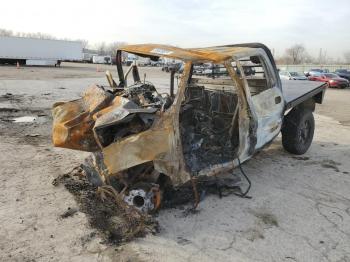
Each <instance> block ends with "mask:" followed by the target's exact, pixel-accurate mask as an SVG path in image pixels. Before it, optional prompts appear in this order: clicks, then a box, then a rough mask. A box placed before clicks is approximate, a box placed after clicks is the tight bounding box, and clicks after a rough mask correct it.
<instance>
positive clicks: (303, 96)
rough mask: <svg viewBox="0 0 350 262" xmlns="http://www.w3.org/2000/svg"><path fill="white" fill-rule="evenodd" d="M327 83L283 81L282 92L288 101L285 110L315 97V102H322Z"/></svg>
mask: <svg viewBox="0 0 350 262" xmlns="http://www.w3.org/2000/svg"><path fill="white" fill-rule="evenodd" d="M326 87H327V84H326V83H323V82H316V81H307V80H305V81H301V80H295V81H292V80H285V81H282V92H283V97H284V100H285V102H286V108H285V110H288V109H290V108H293V107H295V106H297V105H298V104H300V103H302V102H304V101H306V100H308V99H309V98H311V97H315V98H316V99H315V102H317V103H320V104H321V103H322V100H323V95H324V92H325V90H326Z"/></svg>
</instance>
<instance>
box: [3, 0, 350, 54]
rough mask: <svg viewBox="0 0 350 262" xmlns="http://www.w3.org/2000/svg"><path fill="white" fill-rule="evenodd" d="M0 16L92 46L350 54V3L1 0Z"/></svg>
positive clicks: (18, 26) (21, 27)
mask: <svg viewBox="0 0 350 262" xmlns="http://www.w3.org/2000/svg"><path fill="white" fill-rule="evenodd" d="M0 10H1V16H0V28H5V29H10V30H13V31H21V32H43V33H47V34H51V35H54V36H56V37H59V38H73V39H86V40H88V41H89V43H91V44H93V43H97V42H102V41H105V42H114V41H125V42H128V43H164V44H172V45H178V46H181V47H197V46H211V45H222V44H232V43H241V42H262V43H265V44H267V45H268V46H269V47H270V48H271V49H274V50H275V53H276V55H281V54H282V53H283V52H284V50H285V48H287V47H289V46H291V45H293V44H295V43H301V44H304V46H305V47H306V48H307V50H308V52H309V53H310V54H311V55H314V56H317V55H318V53H319V50H320V48H323V50H327V54H328V55H329V56H332V57H334V58H337V57H340V58H342V56H343V53H344V52H345V51H350V1H349V0H334V1H329V0H327V1H325V0H316V1H315V0H292V1H284V0H279V1H277V0H275V1H273V0H267V1H263V0H261V1H258V0H250V1H248V0H227V1H219V0H212V1H210V0H203V1H199V0H184V1H180V0H175V1H171V0H164V1H160V0H158V1H157V0H154V1H151V0H148V1H147V0H125V1H121V0H106V1H102V0H95V1H87V0H85V1H79V0H60V1H49V0H24V1H22V0H17V1H16V0H12V1H5V0H4V1H2V2H1V9H0Z"/></svg>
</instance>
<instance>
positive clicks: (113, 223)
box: [53, 167, 158, 244]
mask: <svg viewBox="0 0 350 262" xmlns="http://www.w3.org/2000/svg"><path fill="white" fill-rule="evenodd" d="M59 184H63V185H64V186H65V188H66V189H67V190H68V191H69V192H70V193H71V194H72V195H73V196H74V198H75V200H76V202H77V203H78V205H79V211H81V212H83V213H85V214H86V215H87V218H88V221H89V223H90V225H91V226H92V227H93V228H96V229H98V230H99V231H100V232H101V234H102V236H103V237H104V238H105V240H106V241H107V242H108V243H113V244H120V243H123V242H127V241H130V240H132V239H134V238H137V237H142V236H145V235H146V234H147V233H155V232H157V230H158V223H157V222H156V221H155V219H154V218H153V217H152V216H150V215H147V214H141V213H140V212H138V211H136V210H130V209H127V208H125V206H124V205H123V204H120V202H117V201H115V199H113V198H111V197H105V198H104V199H103V200H102V198H101V195H100V194H99V193H98V190H97V187H95V186H93V185H91V184H90V183H89V182H88V181H87V179H86V177H85V176H84V174H83V172H82V170H81V169H80V168H79V167H78V168H75V169H73V170H72V171H71V172H69V173H66V174H63V175H61V176H59V177H58V178H56V179H54V181H53V185H54V186H58V185H59Z"/></svg>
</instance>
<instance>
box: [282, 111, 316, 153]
mask: <svg viewBox="0 0 350 262" xmlns="http://www.w3.org/2000/svg"><path fill="white" fill-rule="evenodd" d="M314 130H315V120H314V116H313V114H312V111H311V110H308V109H303V110H302V109H292V110H291V111H290V112H289V113H288V114H287V115H286V116H285V118H284V123H283V128H282V130H281V131H282V144H283V147H284V149H285V150H286V151H288V152H289V153H292V154H296V155H302V154H304V153H305V152H306V151H307V150H308V149H309V147H310V145H311V142H312V139H313V137H314Z"/></svg>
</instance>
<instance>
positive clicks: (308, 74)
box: [304, 68, 329, 77]
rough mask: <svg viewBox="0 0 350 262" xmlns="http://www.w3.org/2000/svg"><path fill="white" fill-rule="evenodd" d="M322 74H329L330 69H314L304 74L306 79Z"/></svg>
mask: <svg viewBox="0 0 350 262" xmlns="http://www.w3.org/2000/svg"><path fill="white" fill-rule="evenodd" d="M320 73H329V70H328V69H319V68H314V69H310V70H309V71H306V72H304V74H305V76H306V77H309V76H311V75H317V74H320Z"/></svg>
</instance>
